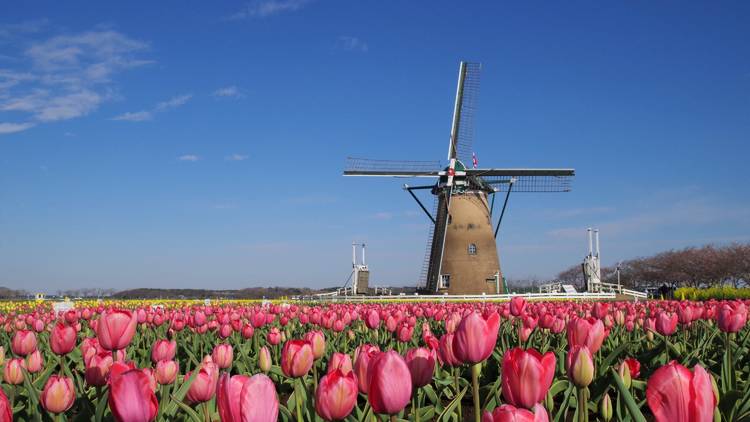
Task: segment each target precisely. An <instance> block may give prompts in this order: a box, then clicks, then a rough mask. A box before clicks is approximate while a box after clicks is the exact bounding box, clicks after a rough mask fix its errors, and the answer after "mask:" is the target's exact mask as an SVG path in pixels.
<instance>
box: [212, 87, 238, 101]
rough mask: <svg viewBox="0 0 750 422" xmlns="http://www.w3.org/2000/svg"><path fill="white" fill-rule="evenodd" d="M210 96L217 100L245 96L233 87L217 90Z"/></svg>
mask: <svg viewBox="0 0 750 422" xmlns="http://www.w3.org/2000/svg"><path fill="white" fill-rule="evenodd" d="M211 95H213V96H214V97H217V98H243V97H244V96H245V95H244V94H242V92H240V90H239V88H237V87H236V86H234V85H232V86H226V87H224V88H219V89H217V90H216V91H214V92H213V93H211Z"/></svg>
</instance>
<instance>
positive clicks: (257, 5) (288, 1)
mask: <svg viewBox="0 0 750 422" xmlns="http://www.w3.org/2000/svg"><path fill="white" fill-rule="evenodd" d="M310 1H311V0H256V1H253V2H251V3H248V4H246V5H245V6H244V7H243V8H242V9H241V10H240V11H239V12H237V13H235V14H233V15H231V16H229V17H228V19H229V20H243V19H251V18H265V17H268V16H272V15H277V14H280V13H286V12H295V11H297V10H299V9H301V8H302V7H304V6H305V5H307V4H308V3H310Z"/></svg>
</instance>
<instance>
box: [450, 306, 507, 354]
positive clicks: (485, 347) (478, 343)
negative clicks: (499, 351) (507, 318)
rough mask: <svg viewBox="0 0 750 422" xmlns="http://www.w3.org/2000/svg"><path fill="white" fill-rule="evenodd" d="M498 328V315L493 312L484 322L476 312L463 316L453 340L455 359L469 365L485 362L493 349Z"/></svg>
mask: <svg viewBox="0 0 750 422" xmlns="http://www.w3.org/2000/svg"><path fill="white" fill-rule="evenodd" d="M499 327H500V315H498V314H497V313H494V312H493V313H492V314H491V315H490V316H489V318H487V319H486V320H485V319H484V318H482V316H481V315H479V314H478V313H476V312H472V313H470V314H469V315H467V316H465V317H464V318H463V319H462V320H461V323H460V324H459V325H458V328H457V329H456V334H455V338H454V339H453V352H454V353H455V354H456V358H458V360H460V361H462V362H464V363H469V364H475V363H479V362H483V361H484V360H486V359H487V358H488V357H489V356H490V355H491V354H492V351H493V350H494V349H495V343H496V342H497V331H498V328H499Z"/></svg>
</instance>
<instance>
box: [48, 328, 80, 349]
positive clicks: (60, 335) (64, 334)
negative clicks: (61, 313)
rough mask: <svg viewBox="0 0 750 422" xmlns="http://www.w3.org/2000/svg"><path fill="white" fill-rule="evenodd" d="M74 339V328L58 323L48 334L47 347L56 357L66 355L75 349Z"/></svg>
mask: <svg viewBox="0 0 750 422" xmlns="http://www.w3.org/2000/svg"><path fill="white" fill-rule="evenodd" d="M76 339H77V333H76V329H75V328H73V327H71V326H70V325H65V324H63V323H62V322H58V323H57V324H55V327H54V328H53V329H52V331H51V332H50V334H49V347H50V349H52V353H54V354H56V355H61V356H62V355H67V354H68V353H70V352H72V351H73V349H75V347H76Z"/></svg>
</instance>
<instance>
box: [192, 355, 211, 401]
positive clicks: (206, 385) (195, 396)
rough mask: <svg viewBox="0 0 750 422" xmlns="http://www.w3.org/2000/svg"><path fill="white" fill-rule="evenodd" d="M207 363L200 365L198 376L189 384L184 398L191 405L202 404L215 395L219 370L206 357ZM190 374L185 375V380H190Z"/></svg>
mask: <svg viewBox="0 0 750 422" xmlns="http://www.w3.org/2000/svg"><path fill="white" fill-rule="evenodd" d="M208 359H209V360H208V362H206V361H204V362H202V363H201V366H200V369H199V372H198V375H197V376H196V377H195V379H194V380H193V383H192V384H190V389H188V392H187V394H186V395H185V397H186V398H187V399H188V401H190V402H191V403H203V402H206V401H209V400H211V398H213V396H214V394H215V393H216V383H217V382H218V381H219V369H218V368H217V367H216V364H215V363H213V362H212V361H211V360H210V359H211V358H210V357H208ZM191 373H192V372H188V373H187V374H185V380H187V379H188V378H190V375H191Z"/></svg>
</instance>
